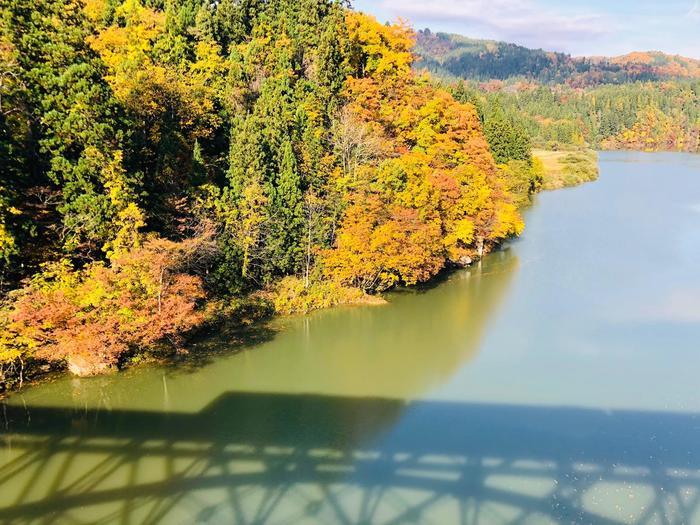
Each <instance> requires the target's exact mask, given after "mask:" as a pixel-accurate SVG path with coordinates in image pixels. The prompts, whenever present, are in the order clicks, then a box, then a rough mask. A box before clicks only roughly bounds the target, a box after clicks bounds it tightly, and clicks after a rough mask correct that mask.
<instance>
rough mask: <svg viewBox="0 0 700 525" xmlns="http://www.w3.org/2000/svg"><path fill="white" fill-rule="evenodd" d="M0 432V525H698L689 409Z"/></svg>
mask: <svg viewBox="0 0 700 525" xmlns="http://www.w3.org/2000/svg"><path fill="white" fill-rule="evenodd" d="M0 424H1V425H2V426H1V427H0V446H2V449H0V523H18V524H23V523H52V524H53V523H125V524H126V523H139V524H141V523H236V524H263V523H270V524H295V523H323V524H336V523H338V524H357V525H369V524H375V523H376V524H385V523H396V524H403V523H433V524H437V525H450V524H453V523H454V524H473V523H485V524H497V523H514V524H515V523H591V524H593V523H595V524H597V523H602V524H607V523H679V524H690V523H700V513H699V512H698V505H699V503H700V418H698V416H696V415H692V414H674V413H661V412H659V413H652V412H632V411H628V412H624V411H619V412H602V411H595V410H585V409H572V408H546V407H527V406H507V405H480V404H465V403H450V402H432V401H421V402H404V401H397V400H388V399H365V398H335V397H324V396H313V395H280V394H253V393H250V394H246V393H230V394H226V395H224V396H222V397H220V398H219V399H218V400H216V401H215V402H214V403H212V404H211V405H210V406H209V407H207V408H206V409H204V410H203V411H201V412H200V413H196V414H182V413H160V412H145V411H144V412H139V411H122V410H111V411H110V410H104V409H100V410H77V409H76V410H74V409H60V408H39V407H21V406H16V405H9V404H8V405H3V406H2V407H0Z"/></svg>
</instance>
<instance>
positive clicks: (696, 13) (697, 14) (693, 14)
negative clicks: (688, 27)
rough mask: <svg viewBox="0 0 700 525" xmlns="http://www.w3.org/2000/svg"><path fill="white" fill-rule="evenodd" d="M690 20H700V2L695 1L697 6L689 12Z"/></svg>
mask: <svg viewBox="0 0 700 525" xmlns="http://www.w3.org/2000/svg"><path fill="white" fill-rule="evenodd" d="M687 16H688V18H692V19H694V20H700V0H695V4H694V5H693V7H691V8H690V11H688V15H687Z"/></svg>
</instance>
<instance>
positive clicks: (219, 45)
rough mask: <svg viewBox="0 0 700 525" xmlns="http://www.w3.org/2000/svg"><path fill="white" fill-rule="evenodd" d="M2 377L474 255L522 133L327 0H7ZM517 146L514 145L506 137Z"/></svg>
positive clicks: (528, 180)
mask: <svg viewBox="0 0 700 525" xmlns="http://www.w3.org/2000/svg"><path fill="white" fill-rule="evenodd" d="M0 5H1V7H2V9H1V10H0V12H1V13H2V19H0V150H1V152H2V153H1V155H2V159H3V162H2V165H1V166H0V170H2V171H1V173H0V288H1V289H2V293H3V294H4V295H5V299H4V301H3V306H2V308H1V309H0V384H1V383H8V382H11V381H15V380H17V379H20V380H21V378H22V376H23V374H24V373H25V372H27V371H29V372H30V374H31V373H34V372H36V371H37V370H38V369H40V367H45V366H57V367H62V366H65V365H67V366H68V367H69V368H70V369H71V370H72V371H73V372H74V373H77V374H93V373H97V372H101V371H104V370H107V369H110V368H113V367H115V366H118V365H120V364H122V363H124V362H125V360H126V359H128V358H130V357H132V356H134V355H138V353H139V352H141V351H143V350H144V349H147V348H151V347H153V346H154V345H157V344H162V343H167V347H168V348H173V349H177V348H180V347H181V346H182V343H183V336H184V335H185V334H187V333H188V332H191V331H193V330H196V329H198V328H200V327H202V326H206V325H208V324H211V323H215V322H218V321H221V320H222V319H230V318H233V319H234V320H236V319H237V320H239V321H244V320H245V316H246V315H247V314H246V313H245V312H249V310H250V309H249V308H247V307H246V305H249V304H251V303H255V304H257V305H259V304H271V305H273V307H274V308H276V310H277V311H280V312H291V311H305V310H308V309H311V308H315V307H320V306H328V305H332V304H337V303H339V302H351V301H361V300H366V299H367V297H368V296H367V295H366V294H372V293H375V292H378V291H382V290H385V289H387V288H390V287H392V286H394V285H397V284H407V285H410V284H415V283H417V282H421V281H425V280H427V279H429V278H431V277H432V276H434V275H435V274H437V273H438V272H439V271H440V270H441V269H442V268H443V267H445V266H447V265H450V264H466V263H468V262H469V261H470V259H471V258H474V257H478V256H480V255H482V254H483V253H484V252H486V251H488V250H490V249H491V248H493V247H494V246H496V245H497V244H499V243H500V242H502V241H503V240H504V239H506V238H508V237H511V236H513V235H517V234H519V233H520V232H521V231H522V228H523V222H522V220H521V218H520V215H519V213H518V210H517V205H518V204H521V203H523V202H526V201H527V200H528V198H529V195H530V194H531V193H532V192H533V191H535V190H536V189H537V187H538V181H539V177H540V173H539V171H538V167H537V163H535V162H533V160H532V158H531V156H530V152H529V142H528V139H527V137H518V136H516V135H513V137H512V138H513V140H514V142H512V143H511V142H507V143H505V144H501V145H500V146H499V153H498V154H497V162H496V161H495V160H494V157H493V155H492V153H491V149H490V147H489V144H488V143H487V140H486V138H485V136H484V133H483V132H482V123H481V120H480V119H479V116H478V114H477V112H476V110H475V108H474V106H473V105H471V104H468V103H462V102H458V101H456V100H455V99H454V98H453V97H452V95H451V94H450V93H449V92H448V91H447V90H444V89H440V88H438V87H435V85H434V84H433V83H432V82H431V81H430V80H429V79H427V78H423V77H420V76H416V74H415V73H413V72H412V66H413V64H414V60H415V58H414V55H413V54H412V48H413V46H414V34H413V32H412V31H411V30H410V29H409V28H407V27H403V26H400V25H398V26H385V25H382V24H380V23H378V22H377V21H376V20H374V19H373V18H370V17H367V16H364V15H361V14H358V13H355V12H353V11H351V10H350V9H349V8H348V7H347V6H345V5H344V2H340V1H333V0H301V1H299V0H268V1H263V0H243V1H239V0H221V1H220V2H216V3H212V2H203V1H202V0H169V1H163V0H124V1H121V0H87V2H85V3H83V2H81V1H79V0H37V1H36V2H33V3H31V5H30V4H28V3H27V2H25V1H23V0H0ZM523 140H524V141H525V142H522V141H523Z"/></svg>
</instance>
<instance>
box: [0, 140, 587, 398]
mask: <svg viewBox="0 0 700 525" xmlns="http://www.w3.org/2000/svg"><path fill="white" fill-rule="evenodd" d="M533 157H535V158H537V159H539V160H540V162H541V163H542V165H543V167H544V171H543V182H542V186H541V188H540V189H541V190H554V189H558V188H563V187H567V186H573V185H578V184H582V183H584V182H588V181H591V180H595V179H596V178H597V176H598V166H597V154H596V153H595V152H593V151H590V150H576V151H545V150H535V151H533ZM528 203H529V199H528ZM498 246H499V245H498V244H493V243H491V244H489V245H487V246H485V247H484V248H483V253H481V254H480V255H479V254H476V253H475V254H472V256H470V257H465V258H463V261H464V263H463V264H462V266H463V267H468V266H470V265H471V264H472V263H473V262H476V261H477V260H479V259H480V258H481V257H483V256H484V255H486V254H488V253H489V252H491V251H493V250H494V249H496V248H497V247H498ZM430 280H432V279H429V280H428V281H430ZM421 282H423V283H425V282H426V281H421ZM384 304H386V300H385V299H384V298H383V297H382V295H381V294H368V293H366V292H365V291H363V290H361V289H359V288H353V287H348V286H342V285H340V284H338V283H337V282H333V281H330V280H324V279H316V280H313V279H312V280H310V281H309V282H306V281H305V280H304V279H302V278H298V277H293V276H290V277H286V278H284V279H281V280H280V281H278V282H277V283H274V284H273V285H271V286H268V287H267V288H265V289H264V290H261V291H257V292H255V293H252V294H250V295H248V296H243V297H237V298H230V299H218V300H214V301H210V302H208V303H207V304H206V306H205V307H203V308H202V311H201V313H202V316H203V319H204V320H203V321H200V322H199V325H198V326H195V327H194V328H192V329H191V330H189V331H190V335H187V333H183V334H181V336H179V337H178V339H177V340H176V341H174V340H172V339H166V340H161V341H157V342H156V344H152V345H149V346H146V347H143V348H141V349H139V350H133V351H131V352H128V353H126V354H125V355H124V356H122V358H120V359H119V361H118V362H116V363H114V364H113V365H112V366H110V367H107V368H104V367H103V368H99V369H94V367H92V366H86V367H84V369H81V366H80V363H76V362H73V363H69V365H68V368H70V370H71V372H73V373H74V374H76V375H83V376H90V375H97V374H103V373H108V372H116V371H119V370H123V369H126V368H132V367H134V366H141V365H146V364H151V363H154V362H163V361H168V360H170V359H172V357H173V356H178V355H182V354H183V353H187V352H188V351H187V349H186V348H187V346H188V344H189V342H190V341H191V340H192V339H193V338H194V339H196V338H198V337H199V336H200V334H206V333H212V331H214V330H216V329H217V327H220V326H224V325H228V326H231V325H236V326H238V327H240V328H244V327H249V326H251V325H254V324H257V323H261V322H266V321H269V320H270V319H271V318H272V317H273V316H290V315H305V314H308V313H310V312H313V311H316V310H323V309H328V308H333V307H338V306H364V305H372V306H378V305H384ZM66 368H67V365H65V364H61V363H49V362H46V361H44V360H41V359H39V360H31V361H20V366H19V367H15V368H12V369H3V370H0V372H2V375H3V376H4V380H2V381H0V392H3V391H12V390H15V389H17V388H21V387H22V386H24V385H25V384H27V383H33V382H35V381H38V380H41V378H42V377H44V376H47V375H49V374H54V373H57V372H58V373H60V372H61V371H62V370H65V369H66Z"/></svg>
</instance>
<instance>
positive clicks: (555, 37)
mask: <svg viewBox="0 0 700 525" xmlns="http://www.w3.org/2000/svg"><path fill="white" fill-rule="evenodd" d="M379 3H380V5H381V7H382V8H383V9H385V10H386V11H388V12H391V13H393V14H395V15H401V16H403V17H407V18H408V19H409V20H410V21H412V22H420V23H431V22H433V23H435V22H438V23H446V22H447V23H450V24H452V25H460V26H464V29H462V32H463V33H465V34H469V33H471V34H474V33H479V36H490V37H492V38H498V39H503V40H507V41H513V42H517V43H521V44H524V45H530V46H536V47H544V48H551V47H561V46H562V45H566V44H567V43H571V42H572V41H581V40H588V39H592V38H597V37H600V36H602V35H605V34H608V33H609V32H610V31H611V28H610V24H609V22H608V20H607V19H606V17H603V16H601V15H598V14H571V13H563V12H556V11H553V10H551V9H549V8H544V7H542V6H540V5H538V4H537V3H536V2H535V1H534V0H433V1H425V0H422V1H421V0H380V2H379ZM567 47H568V46H567Z"/></svg>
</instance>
